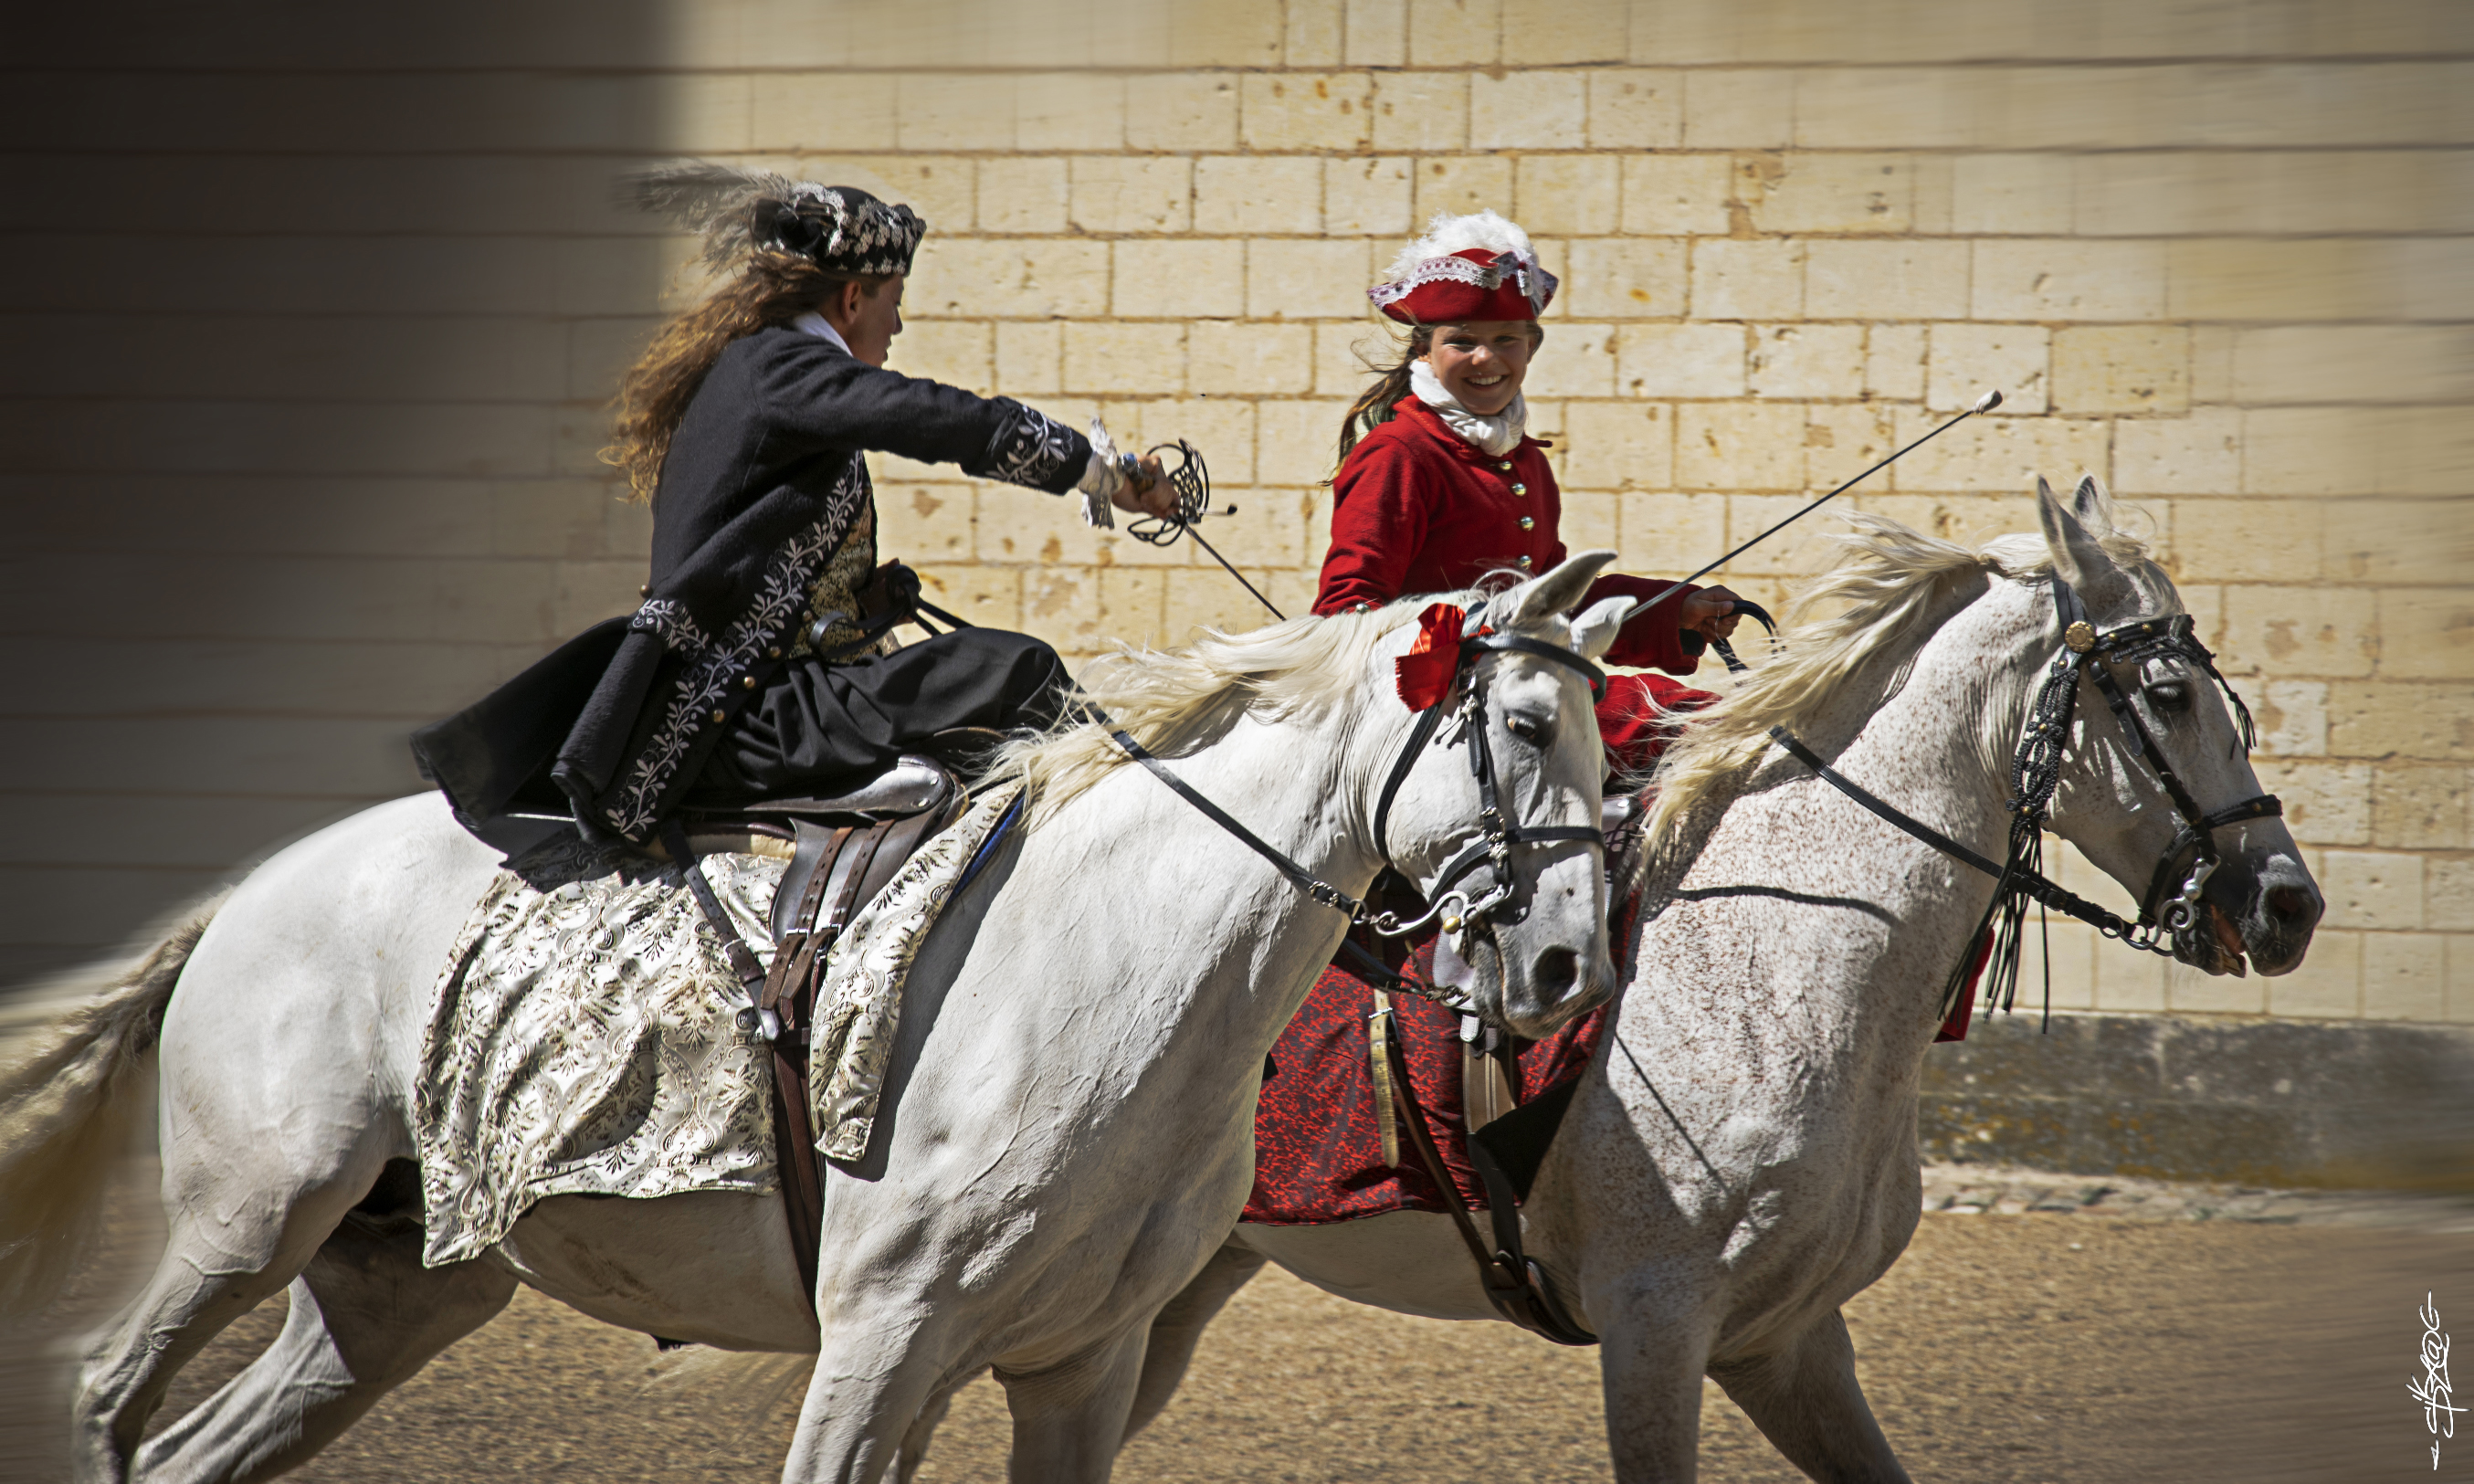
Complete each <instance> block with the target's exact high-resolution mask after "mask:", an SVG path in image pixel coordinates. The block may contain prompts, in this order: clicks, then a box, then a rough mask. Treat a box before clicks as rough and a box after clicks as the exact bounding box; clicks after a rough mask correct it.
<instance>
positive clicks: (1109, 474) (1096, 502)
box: [1074, 417, 1126, 531]
mask: <svg viewBox="0 0 2474 1484" xmlns="http://www.w3.org/2000/svg"><path fill="white" fill-rule="evenodd" d="M1074 487H1075V489H1077V490H1079V491H1080V492H1081V495H1082V523H1083V524H1085V525H1088V526H1090V527H1092V528H1093V529H1095V530H1104V531H1105V530H1114V529H1116V526H1117V518H1116V516H1115V515H1114V514H1113V513H1112V512H1111V510H1110V508H1109V507H1110V506H1111V504H1112V503H1113V502H1114V501H1115V499H1116V498H1117V495H1118V493H1119V492H1120V491H1122V490H1124V489H1125V487H1126V469H1125V460H1124V458H1123V456H1122V455H1120V454H1119V453H1118V452H1117V440H1115V439H1114V438H1111V437H1109V436H1108V429H1107V428H1106V427H1105V426H1103V425H1102V424H1101V422H1100V420H1099V419H1098V418H1096V417H1095V418H1093V419H1092V420H1091V461H1090V462H1089V463H1088V464H1085V465H1084V466H1083V468H1082V479H1081V482H1080V483H1079V484H1077V485H1075V486H1074Z"/></svg>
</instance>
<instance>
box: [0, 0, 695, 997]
mask: <svg viewBox="0 0 2474 1484" xmlns="http://www.w3.org/2000/svg"><path fill="white" fill-rule="evenodd" d="M669 36H670V33H669V31H668V29H667V24H666V16H665V15H664V13H663V12H660V11H659V10H658V9H657V8H655V7H653V6H651V5H648V4H643V3H639V0H594V3H592V4H590V5H586V4H580V3H579V4H572V5H568V4H550V3H546V0H525V3H522V4H517V5H496V4H479V3H466V0H448V3H446V4H443V5H439V6H434V7H428V8H425V9H424V10H423V11H422V12H420V14H419V16H418V18H417V19H414V18H409V17H408V16H407V15H406V14H404V13H401V12H389V11H386V10H384V9H383V8H376V7H361V8H352V7H338V8H327V9H326V10H322V11H320V12H317V14H316V15H315V16H314V17H312V16H310V15H309V14H308V13H307V12H303V11H301V10H300V9H299V8H298V7H288V6H278V5H272V4H264V3H258V0H241V3H237V4H233V5H227V6H214V7H204V8H201V7H193V6H176V5H170V4H166V3H162V0H127V3H123V4H118V5H114V6H109V7H84V8H79V7H50V8H44V9H41V10H40V11H39V12H37V11H36V10H33V9H29V8H23V7H21V8H19V11H18V12H12V15H11V17H10V22H9V40H8V43H7V45H6V47H5V48H0V71H5V74H6V85H5V86H0V139H5V141H6V142H5V144H0V151H5V153H0V171H5V173H6V179H7V182H8V186H7V188H6V189H5V190H0V265H5V266H0V679H5V682H6V693H5V697H0V811H5V814H6V816H7V820H8V824H7V827H6V828H5V829H0V985H8V984H10V983H12V982H13V981H16V980H19V979H22V978H24V977H26V976H28V975H30V974H35V973H38V972H41V971H42V970H44V969H47V968H50V967H53V966H56V965H60V964H63V963H69V962H75V961H82V960H84V959H86V958H89V957H91V956H93V955H94V953H95V952H96V951H97V950H98V949H99V948H101V947H103V946H105V945H109V944H111V943H114V942H116V941H117V940H118V939H119V938H120V937H121V936H122V935H124V934H126V933H128V932H130V931H131V930H133V928H135V927H136V926H137V925H139V924H140V923H142V922H144V921H146V920H147V919H148V918H150V917H152V916H154V915H155V914H156V913H158V912H162V911H165V910H167V909H169V908H171V907H172V906H174V905H176V904H178V903H181V902H183V901H185V900H188V899H190V898H193V897H195V896H196V895H198V894H199V893H201V892H203V891H205V890H207V889H209V888H212V887H213V886H214V885H215V884H216V883H217V882H219V881H221V880H222V879H224V878H225V876H226V875H227V874H228V873H229V872H230V870H231V868H232V867H233V866H234V865H235V864H240V863H243V862H245V861H248V860H250V859H252V858H254V857H255V856H257V855H259V854H260V853H262V852H264V851H265V850H266V849H268V848H269V847H270V846H272V845H274V844H276V843H278V842H279V841H281V840H282V839H286V838H287V837H290V836H293V835H295V834H298V833H301V832H303V831H305V830H308V829H310V828H313V827H315V826H317V825H319V824H321V823H324V822H325V821H327V820H329V819H332V818H336V817H339V816H341V815H345V814H349V813H351V812H352V811H353V810H355V809H358V808H360V807H362V806H364V805H366V804H369V803H372V802H375V801H376V800H379V799H384V798H389V797H393V796H395V795H398V794H401V793H407V792H411V791H415V790H417V789H419V788H420V787H421V781H420V779H419V778H418V777H417V776H416V775H415V773H414V771H413V767H412V762H411V758H410V756H409V754H408V753H407V752H406V751H405V748H404V739H405V736H406V734H407V733H409V732H410V731H411V729H412V728H413V727H414V726H417V725H419V724H420V723H422V722H423V721H425V720H427V719H429V718H434V717H437V716H440V715H443V714H445V713H446V712H448V711H449V710H451V709H453V708H454V707H456V706H459V705H462V704H464V703H465V702H467V701H468V700H470V699H471V698H473V696H476V695H478V694H479V693H482V692H483V691H484V690H486V689H487V688H488V687H489V686H490V685H492V684H494V683H496V682H497V680H499V679H501V678H503V677H504V676H506V675H509V674H512V673H514V672H515V671H516V670H518V669H521V668H522V667H523V666H524V665H526V664H529V663H530V662H531V661H532V660H534V659H536V658H538V657H539V656H540V655H541V654H542V653H543V652H544V651H546V649H547V648H548V647H549V646H550V645H553V644H554V643H556V642H557V641H558V640H559V639H561V638H563V637H564V636H566V635H569V634H570V633H572V632H574V631H575V630H576V629H578V628H581V627H582V626H583V625H584V624H585V623H587V622H589V621H591V620H594V619H596V618H599V617H601V616H602V615H604V614H606V613H609V612H611V611H613V608H614V606H623V605H624V604H625V603H626V602H628V601H631V600H632V598H633V595H634V593H635V590H636V586H637V584H638V583H640V582H642V581H643V550H644V544H645V539H646V531H647V529H648V524H647V523H646V521H645V519H644V517H643V512H642V511H641V510H640V509H639V508H638V507H635V506H628V505H621V504H619V503H618V502H617V501H616V500H615V499H613V498H612V489H613V487H612V485H611V482H610V480H609V479H608V477H607V474H608V473H609V472H608V471H606V470H603V469H602V468H600V466H598V465H597V464H595V463H594V458H593V454H594V449H595V447H596V446H597V444H598V443H599V442H600V441H601V429H600V424H601V415H600V412H599V404H600V403H601V402H602V401H604V400H605V399H606V398H607V397H608V395H609V387H610V385H611V384H612V383H613V381H614V379H615V376H616V371H615V368H616V366H618V365H619V364H622V363H623V357H624V354H625V348H624V347H623V345H621V344H620V341H619V339H618V338H614V336H613V334H612V333H611V331H612V328H613V327H616V328H618V329H619V330H621V331H623V332H632V329H633V327H634V326H635V325H636V323H637V317H639V316H641V315H642V314H643V312H644V311H645V309H646V308H647V307H648V306H649V305H650V304H652V303H653V302H654V296H655V294H656V292H657V291H658V285H659V283H660V281H661V276H662V271H663V269H662V265H663V263H664V261H665V255H664V253H663V252H662V250H661V246H660V244H658V243H657V242H656V241H655V239H654V238H653V237H651V236H650V235H648V233H647V231H646V228H645V226H644V225H643V223H642V222H640V221H637V220H634V219H632V218H628V217H621V216H618V214H617V213H615V212H613V211H612V210H611V209H610V206H609V199H608V198H609V180H610V176H611V174H612V173H613V171H614V170H616V169H618V168H620V167H621V165H622V164H623V163H624V162H625V161H628V160H631V159H642V158H644V157H645V155H646V154H647V153H649V152H661V151H666V150H668V149H670V148H673V147H675V145H674V142H673V137H674V135H673V128H672V124H671V122H670V115H669V111H668V109H669V102H668V99H669V91H670V90H669V86H668V84H667V81H666V80H665V79H664V78H663V76H662V75H661V72H660V66H661V63H662V59H663V58H664V57H665V56H666V55H667V47H668V42H669Z"/></svg>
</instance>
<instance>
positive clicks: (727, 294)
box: [601, 248, 892, 500]
mask: <svg viewBox="0 0 2474 1484" xmlns="http://www.w3.org/2000/svg"><path fill="white" fill-rule="evenodd" d="M891 281H892V278H891V276H890V275H886V276H882V277H869V278H859V277H854V276H852V275H849V274H839V273H829V272H827V271H826V270H824V269H822V268H819V267H817V266H816V264H815V262H814V261H813V259H811V258H809V257H806V256H804V255H800V254H797V253H785V252H778V251H773V250H768V249H761V248H760V249H756V250H754V251H753V252H751V253H750V255H749V256H748V258H747V261H746V263H745V265H744V266H743V267H741V268H740V271H739V273H738V275H737V277H735V278H733V279H732V280H730V281H728V282H726V283H724V284H723V285H722V286H721V287H720V288H718V289H716V291H715V292H714V294H713V296H712V297H711V298H709V299H707V300H705V302H704V303H702V304H697V305H696V306H695V307H694V308H692V309H690V310H688V311H687V312H686V313H684V314H681V315H679V316H677V317H676V318H674V319H672V320H671V321H670V322H669V323H668V324H667V325H665V326H663V327H662V330H661V333H660V334H657V335H655V336H654V337H653V343H652V344H651V345H648V346H646V347H645V348H644V353H643V354H642V355H639V356H638V357H636V363H635V364H634V365H633V366H630V367H628V368H627V375H626V376H625V377H622V378H621V379H620V381H619V383H618V403H617V406H618V426H617V429H616V436H617V439H618V441H617V442H616V443H614V444H612V445H611V446H610V447H609V448H606V449H604V450H601V461H602V462H603V463H605V464H613V465H616V466H617V467H618V468H620V469H623V470H625V471H626V472H627V489H628V498H629V499H636V500H650V499H652V498H653V491H654V489H655V487H656V486H658V485H659V484H660V483H661V478H662V461H663V460H664V459H666V458H667V457H668V456H669V452H670V435H671V434H672V433H675V432H677V431H678V426H679V420H680V419H681V418H683V417H685V416H687V411H688V403H689V402H691V401H694V400H695V394H696V390H697V388H699V387H701V386H703V385H704V378H705V377H706V376H707V375H709V374H710V373H711V372H712V371H713V363H714V362H715V361H716V360H719V359H720V358H721V353H722V352H723V351H724V350H725V349H727V348H728V347H729V345H730V343H731V342H732V341H734V340H736V339H738V338H740V336H741V335H749V334H753V333H755V332H756V331H757V330H760V329H763V328H765V327H766V326H768V325H785V324H788V323H789V322H790V321H791V320H794V319H796V318H798V317H799V316H800V315H802V314H805V313H807V312H808V311H809V310H811V309H814V308H818V307H819V306H821V305H822V304H825V303H826V302H827V301H829V300H830V299H832V298H833V296H834V295H836V294H837V293H839V292H840V291H841V287H842V285H843V284H845V283H857V284H859V285H860V288H861V292H863V293H865V294H867V295H868V296H869V297H871V298H873V297H875V295H876V294H877V292H878V291H879V290H881V289H883V288H884V287H885V284H887V283H889V282H891Z"/></svg>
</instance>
